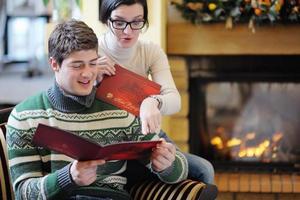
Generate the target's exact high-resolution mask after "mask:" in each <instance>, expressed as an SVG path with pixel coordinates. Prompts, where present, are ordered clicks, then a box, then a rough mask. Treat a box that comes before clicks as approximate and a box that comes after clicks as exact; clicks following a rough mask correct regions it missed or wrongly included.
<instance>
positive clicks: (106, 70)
mask: <svg viewBox="0 0 300 200" xmlns="http://www.w3.org/2000/svg"><path fill="white" fill-rule="evenodd" d="M97 64H98V76H97V81H98V82H101V81H102V79H103V76H104V75H108V76H111V75H115V72H116V69H115V67H114V65H115V63H114V62H113V61H112V60H111V59H109V58H108V57H106V56H101V57H100V58H98V60H97Z"/></svg>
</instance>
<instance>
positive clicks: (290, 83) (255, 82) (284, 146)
mask: <svg viewBox="0 0 300 200" xmlns="http://www.w3.org/2000/svg"><path fill="white" fill-rule="evenodd" d="M187 63H188V66H189V94H190V104H189V105H190V109H189V110H190V114H189V116H188V118H189V122H190V126H189V127H190V130H189V133H190V136H189V146H190V151H191V152H192V153H194V154H198V155H201V156H203V157H205V158H207V159H208V160H210V161H211V162H212V163H213V165H214V166H215V168H216V170H225V169H230V170H246V171H249V170H255V171H258V170H262V171H264V170H266V171H272V172H273V171H280V172H281V171H297V170H299V168H300V145H299V139H298V138H299V137H300V68H299V63H300V57H299V56H297V55H295V56H293V55H283V56H278V55H276V56H275V55H274V56H272V55H239V56H230V55H225V56H214V55H210V56H189V57H187Z"/></svg>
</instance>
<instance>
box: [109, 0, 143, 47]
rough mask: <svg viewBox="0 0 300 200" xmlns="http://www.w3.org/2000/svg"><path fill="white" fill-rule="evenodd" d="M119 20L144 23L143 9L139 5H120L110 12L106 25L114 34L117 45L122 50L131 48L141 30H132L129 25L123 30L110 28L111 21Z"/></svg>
mask: <svg viewBox="0 0 300 200" xmlns="http://www.w3.org/2000/svg"><path fill="white" fill-rule="evenodd" d="M114 20H120V21H123V22H137V23H138V22H141V21H144V9H143V6H142V5H141V4H138V3H136V4H133V5H130V6H127V5H120V6H118V7H117V8H116V9H115V10H113V11H112V13H111V16H110V20H109V21H108V25H109V27H110V29H111V31H112V32H113V33H114V35H115V37H116V39H117V42H118V45H119V46H120V47H123V48H130V47H132V46H133V45H134V44H135V43H136V41H137V40H138V37H139V34H140V32H141V29H139V30H133V29H132V28H131V27H130V25H129V24H127V26H126V28H125V29H124V30H119V29H116V28H114V27H113V26H112V21H114Z"/></svg>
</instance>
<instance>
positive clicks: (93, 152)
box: [33, 124, 161, 161]
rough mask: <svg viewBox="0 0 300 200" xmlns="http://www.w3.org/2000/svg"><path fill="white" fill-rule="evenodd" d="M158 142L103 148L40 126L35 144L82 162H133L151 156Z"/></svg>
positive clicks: (74, 136)
mask: <svg viewBox="0 0 300 200" xmlns="http://www.w3.org/2000/svg"><path fill="white" fill-rule="evenodd" d="M160 142H161V141H160V140H156V141H128V142H120V143H116V144H110V145H105V146H101V145H99V144H97V143H96V142H94V141H91V140H88V139H84V138H82V137H79V136H78V135H75V134H73V133H71V132H68V131H65V130H62V129H59V128H54V127H51V126H48V125H44V124H39V125H38V127H37V129H36V132H35V135H34V136H33V143H34V144H35V145H37V146H41V147H44V148H47V149H50V150H53V151H57V152H59V153H62V154H65V155H67V156H69V157H71V158H74V159H76V160H80V161H86V160H96V159H104V160H133V159H139V158H146V157H149V156H150V153H151V151H152V148H154V147H156V145H157V144H158V143H160Z"/></svg>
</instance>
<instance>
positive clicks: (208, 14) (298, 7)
mask: <svg viewBox="0 0 300 200" xmlns="http://www.w3.org/2000/svg"><path fill="white" fill-rule="evenodd" d="M171 4H172V5H174V6H176V8H177V9H178V10H179V11H180V12H181V13H182V16H183V18H185V19H186V20H189V21H190V22H192V23H193V24H207V23H215V22H224V23H225V27H226V28H227V29H232V28H233V26H234V24H237V23H244V22H248V27H249V29H250V30H251V31H252V32H253V33H254V32H255V25H261V24H275V23H277V22H281V23H299V22H300V0H183V1H182V3H178V1H172V0H171Z"/></svg>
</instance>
